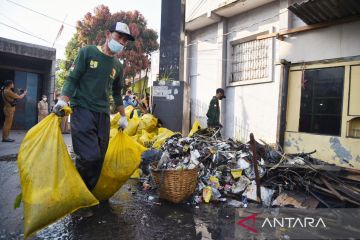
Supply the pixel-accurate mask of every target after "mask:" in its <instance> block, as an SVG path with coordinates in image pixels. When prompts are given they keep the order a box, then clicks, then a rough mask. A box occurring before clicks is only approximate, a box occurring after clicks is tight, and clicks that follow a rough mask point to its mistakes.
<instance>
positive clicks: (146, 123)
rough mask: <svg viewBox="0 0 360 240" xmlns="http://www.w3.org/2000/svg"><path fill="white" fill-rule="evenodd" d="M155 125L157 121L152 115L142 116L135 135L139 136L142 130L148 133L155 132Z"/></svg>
mask: <svg viewBox="0 0 360 240" xmlns="http://www.w3.org/2000/svg"><path fill="white" fill-rule="evenodd" d="M157 124H158V119H157V118H156V117H155V116H154V115H152V114H150V113H147V114H144V115H143V116H142V117H141V119H140V123H139V127H138V129H137V133H138V134H139V133H140V134H141V133H142V130H145V131H147V132H149V133H151V132H153V131H156V129H157Z"/></svg>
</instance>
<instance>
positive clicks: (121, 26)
mask: <svg viewBox="0 0 360 240" xmlns="http://www.w3.org/2000/svg"><path fill="white" fill-rule="evenodd" d="M109 31H110V32H118V33H120V34H122V35H125V36H126V37H127V39H128V40H129V41H134V40H135V38H134V37H133V36H132V35H131V34H130V29H129V26H128V25H127V24H126V23H123V22H117V23H115V24H113V25H111V27H110V29H109Z"/></svg>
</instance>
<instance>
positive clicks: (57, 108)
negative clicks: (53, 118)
mask: <svg viewBox="0 0 360 240" xmlns="http://www.w3.org/2000/svg"><path fill="white" fill-rule="evenodd" d="M66 106H68V104H67V103H66V102H65V101H64V100H62V99H59V100H58V102H57V103H56V104H55V106H54V108H53V112H54V113H55V114H56V115H58V116H59V117H63V116H65V112H64V111H62V110H63V108H64V107H66Z"/></svg>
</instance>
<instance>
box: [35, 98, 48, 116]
mask: <svg viewBox="0 0 360 240" xmlns="http://www.w3.org/2000/svg"><path fill="white" fill-rule="evenodd" d="M37 107H38V122H40V121H41V120H43V119H44V118H45V117H46V116H47V115H48V114H49V104H48V102H47V97H46V96H45V95H42V99H41V100H40V101H39V103H38V105H37Z"/></svg>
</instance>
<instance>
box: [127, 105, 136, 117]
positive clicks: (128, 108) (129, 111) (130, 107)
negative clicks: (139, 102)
mask: <svg viewBox="0 0 360 240" xmlns="http://www.w3.org/2000/svg"><path fill="white" fill-rule="evenodd" d="M133 111H134V107H133V106H127V107H126V108H125V115H126V118H127V120H128V121H129V120H130V116H131V113H132V112H133ZM135 113H136V114H137V111H134V114H135Z"/></svg>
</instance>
